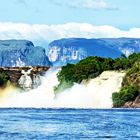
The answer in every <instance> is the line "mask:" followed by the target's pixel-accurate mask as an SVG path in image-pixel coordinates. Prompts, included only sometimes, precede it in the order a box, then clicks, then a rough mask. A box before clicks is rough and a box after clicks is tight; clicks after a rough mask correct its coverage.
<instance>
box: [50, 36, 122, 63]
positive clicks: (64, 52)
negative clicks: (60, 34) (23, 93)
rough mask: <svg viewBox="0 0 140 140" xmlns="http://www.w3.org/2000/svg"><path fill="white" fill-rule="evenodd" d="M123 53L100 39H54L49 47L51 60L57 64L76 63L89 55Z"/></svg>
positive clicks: (116, 55)
mask: <svg viewBox="0 0 140 140" xmlns="http://www.w3.org/2000/svg"><path fill="white" fill-rule="evenodd" d="M121 54H122V53H121V52H120V51H118V50H116V49H114V48H111V47H110V46H108V45H107V44H106V42H105V41H103V40H100V39H82V38H81V39H80V38H71V39H61V40H56V41H53V42H52V43H50V44H49V47H48V57H49V60H50V61H51V62H52V63H53V65H55V66H61V65H66V64H67V63H76V62H78V61H80V60H82V59H84V58H86V57H88V56H100V57H111V58H116V57H120V56H121Z"/></svg>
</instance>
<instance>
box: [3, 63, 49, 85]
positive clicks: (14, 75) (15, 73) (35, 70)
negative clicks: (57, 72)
mask: <svg viewBox="0 0 140 140" xmlns="http://www.w3.org/2000/svg"><path fill="white" fill-rule="evenodd" d="M29 69H31V67H14V68H12V67H5V68H0V71H4V72H6V73H7V75H8V76H9V78H10V82H11V83H12V84H13V85H15V86H18V80H19V78H20V77H21V75H22V73H21V71H22V70H24V71H27V70H29ZM48 69H49V67H43V66H42V67H41V66H37V67H32V70H31V74H30V76H31V78H32V77H33V75H43V74H44V73H45V72H46V71H47V70H48Z"/></svg>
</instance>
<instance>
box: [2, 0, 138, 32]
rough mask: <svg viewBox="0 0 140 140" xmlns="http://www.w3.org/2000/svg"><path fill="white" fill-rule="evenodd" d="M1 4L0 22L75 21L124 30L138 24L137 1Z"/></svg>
mask: <svg viewBox="0 0 140 140" xmlns="http://www.w3.org/2000/svg"><path fill="white" fill-rule="evenodd" d="M93 2H94V3H93ZM0 3H1V4H0V22H15V23H17V22H20V23H27V24H48V25H50V24H64V23H69V22H78V23H90V24H94V25H111V26H115V27H117V28H119V29H123V30H128V29H129V28H132V27H139V26H140V18H139V15H140V8H139V7H140V0H0ZM90 3H91V4H90ZM97 3H98V4H97Z"/></svg>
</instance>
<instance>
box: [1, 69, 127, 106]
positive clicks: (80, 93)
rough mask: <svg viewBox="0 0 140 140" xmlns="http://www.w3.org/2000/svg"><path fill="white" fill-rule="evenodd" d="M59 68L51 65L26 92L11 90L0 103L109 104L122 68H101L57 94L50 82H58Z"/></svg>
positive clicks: (119, 79) (5, 104) (54, 84)
mask: <svg viewBox="0 0 140 140" xmlns="http://www.w3.org/2000/svg"><path fill="white" fill-rule="evenodd" d="M58 71H59V69H54V68H51V69H49V70H48V71H47V73H46V75H45V76H43V77H41V80H42V84H41V86H39V87H38V88H37V89H33V90H30V91H27V92H23V93H19V92H15V91H13V92H15V93H13V92H11V94H10V96H9V97H7V98H6V100H5V102H3V103H2V104H1V105H0V106H1V107H35V108H42V107H43V108H111V107H112V93H113V92H116V91H118V90H119V89H120V87H121V83H122V79H123V77H124V75H125V73H123V72H115V71H105V72H103V73H102V74H101V75H100V76H99V77H97V78H95V79H91V80H90V81H89V82H86V83H84V84H75V85H74V86H73V87H72V88H70V89H67V90H65V91H64V92H62V93H59V94H57V95H55V94H54V91H53V89H54V86H56V85H57V84H58V80H57V76H56V74H57V73H58Z"/></svg>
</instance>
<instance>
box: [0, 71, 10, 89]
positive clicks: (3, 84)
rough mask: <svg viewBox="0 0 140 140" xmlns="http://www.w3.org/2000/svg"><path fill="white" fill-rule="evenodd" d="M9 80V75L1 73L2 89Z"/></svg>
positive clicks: (0, 84)
mask: <svg viewBox="0 0 140 140" xmlns="http://www.w3.org/2000/svg"><path fill="white" fill-rule="evenodd" d="M8 80H9V76H8V75H7V73H5V72H3V71H0V87H3V86H5V85H6V84H7V82H8Z"/></svg>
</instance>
